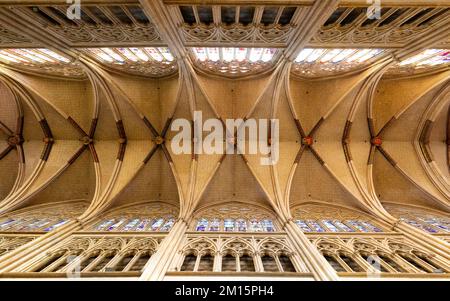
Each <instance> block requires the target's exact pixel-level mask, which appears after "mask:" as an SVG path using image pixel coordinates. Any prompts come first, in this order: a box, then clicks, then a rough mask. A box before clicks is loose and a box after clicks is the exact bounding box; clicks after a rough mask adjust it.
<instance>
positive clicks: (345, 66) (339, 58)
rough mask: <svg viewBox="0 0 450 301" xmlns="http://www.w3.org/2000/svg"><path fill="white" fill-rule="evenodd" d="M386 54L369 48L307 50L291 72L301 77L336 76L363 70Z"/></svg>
mask: <svg viewBox="0 0 450 301" xmlns="http://www.w3.org/2000/svg"><path fill="white" fill-rule="evenodd" d="M386 52H387V50H383V49H369V48H365V49H354V48H353V49H343V48H328V49H326V48H305V49H303V50H302V51H301V52H300V53H299V55H298V56H297V58H296V59H295V61H294V64H293V66H292V69H291V70H292V72H293V73H294V74H295V75H298V76H301V77H311V78H314V77H320V76H329V75H335V74H338V73H345V72H350V71H355V70H361V69H362V68H364V67H365V66H368V65H369V64H370V63H371V62H373V61H374V60H376V59H377V58H379V57H380V56H381V55H383V54H385V53H386Z"/></svg>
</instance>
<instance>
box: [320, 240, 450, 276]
mask: <svg viewBox="0 0 450 301" xmlns="http://www.w3.org/2000/svg"><path fill="white" fill-rule="evenodd" d="M311 241H312V242H313V244H314V245H316V246H317V248H318V250H319V251H320V252H321V253H322V255H323V256H324V258H325V259H326V260H327V261H328V263H329V264H330V265H331V266H332V267H333V268H334V269H335V270H336V271H337V272H348V273H362V272H364V273H368V272H370V273H373V272H375V273H377V272H379V273H449V272H450V266H449V265H448V263H446V261H445V260H443V259H441V258H439V256H437V255H435V254H430V253H428V252H426V251H424V250H421V249H418V248H417V247H414V246H413V245H411V244H410V243H408V242H407V241H406V240H405V239H403V238H401V237H396V238H387V237H384V238H383V237H380V238H373V237H371V238H355V237H354V238H338V237H323V236H322V237H319V236H317V237H314V238H313V239H312V240H311Z"/></svg>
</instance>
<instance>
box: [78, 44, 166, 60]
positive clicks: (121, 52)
mask: <svg viewBox="0 0 450 301" xmlns="http://www.w3.org/2000/svg"><path fill="white" fill-rule="evenodd" d="M83 50H84V51H86V52H87V53H89V54H91V55H92V56H93V57H94V58H96V59H98V60H99V61H101V62H106V63H113V64H124V63H125V62H127V61H128V62H172V61H173V60H174V57H173V55H172V54H171V53H170V51H169V49H168V48H167V47H145V48H142V47H130V48H84V49H83Z"/></svg>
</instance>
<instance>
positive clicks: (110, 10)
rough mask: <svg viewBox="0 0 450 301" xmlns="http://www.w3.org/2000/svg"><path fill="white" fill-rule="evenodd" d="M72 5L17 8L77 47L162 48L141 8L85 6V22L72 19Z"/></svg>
mask: <svg viewBox="0 0 450 301" xmlns="http://www.w3.org/2000/svg"><path fill="white" fill-rule="evenodd" d="M68 8H69V5H51V6H45V5H38V6H21V7H15V10H17V11H19V12H20V13H21V14H23V15H24V16H26V17H27V18H30V19H32V20H33V21H35V22H39V23H40V24H42V25H41V26H43V27H44V26H45V27H46V28H48V30H49V31H51V32H53V33H54V34H56V35H58V36H59V37H60V38H61V39H62V40H63V41H65V42H66V43H67V44H69V45H71V46H75V47H77V46H78V47H83V46H85V45H86V44H89V45H91V46H94V47H95V46H103V45H105V44H108V45H117V44H118V43H120V42H122V43H124V42H125V43H127V44H128V45H129V44H132V45H143V44H145V45H149V44H157V45H160V44H161V43H162V40H161V38H160V36H159V33H158V31H157V29H156V27H155V25H154V24H153V23H151V22H150V20H149V18H148V17H147V15H146V14H145V13H144V11H143V10H142V8H141V7H140V6H139V5H135V4H123V5H120V6H119V5H81V7H80V13H81V19H74V20H72V19H69V18H68V16H67V13H66V12H67V9H68Z"/></svg>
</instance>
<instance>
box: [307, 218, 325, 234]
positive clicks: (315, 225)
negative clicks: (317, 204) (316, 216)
mask: <svg viewBox="0 0 450 301" xmlns="http://www.w3.org/2000/svg"><path fill="white" fill-rule="evenodd" d="M307 223H308V225H309V227H310V228H311V229H312V230H313V232H325V230H324V229H323V228H322V226H320V225H319V223H317V222H316V221H313V220H307Z"/></svg>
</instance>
